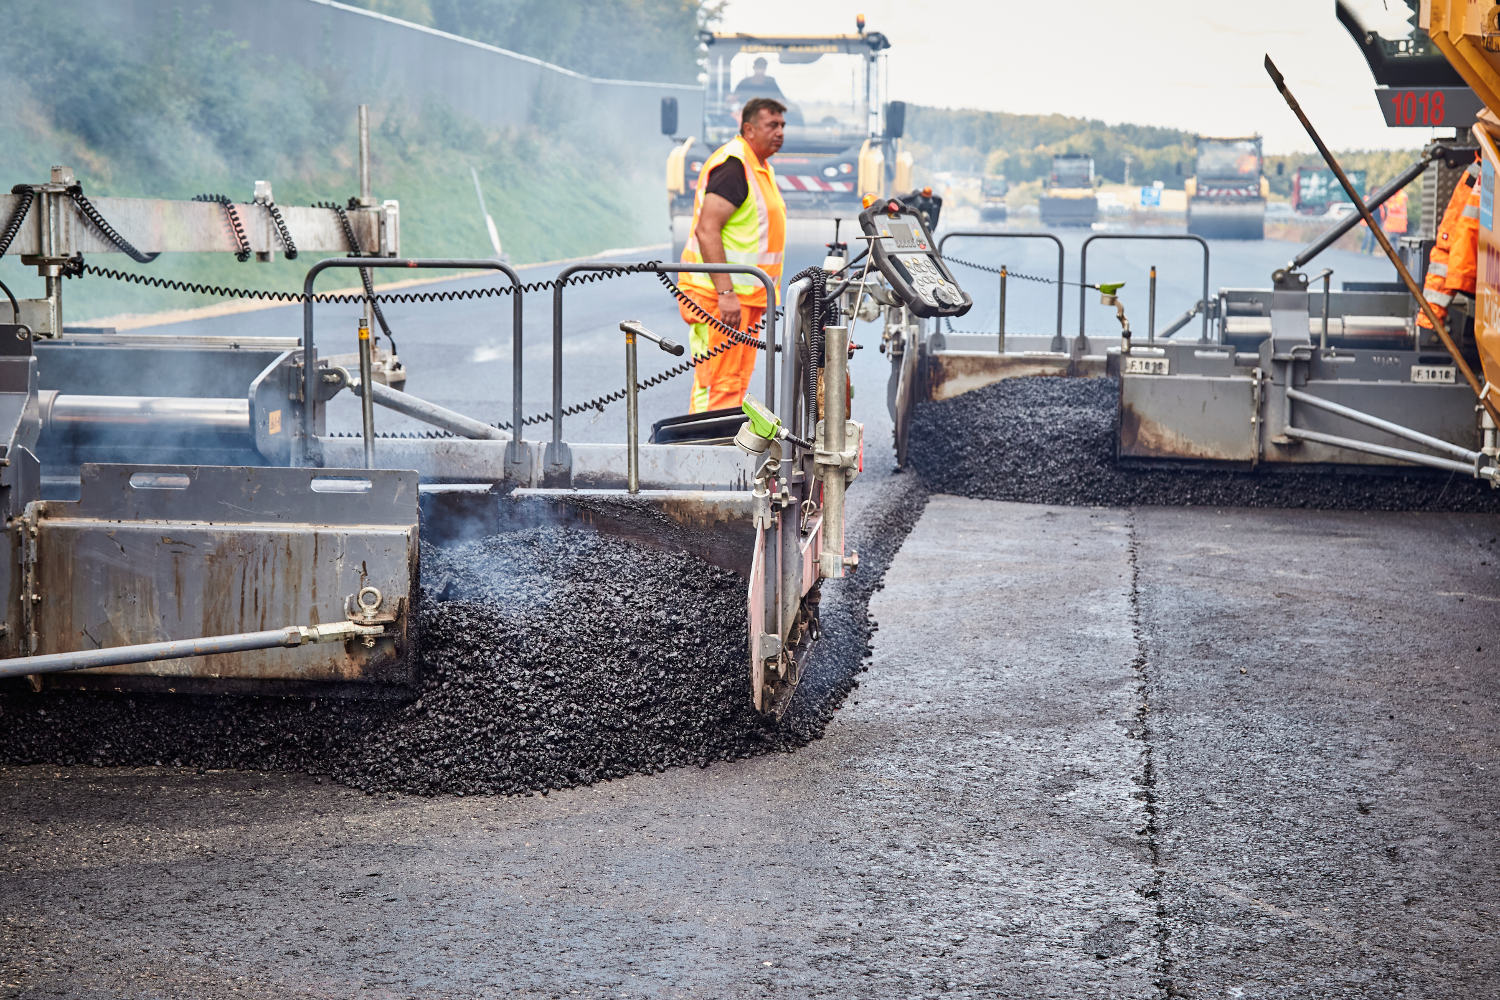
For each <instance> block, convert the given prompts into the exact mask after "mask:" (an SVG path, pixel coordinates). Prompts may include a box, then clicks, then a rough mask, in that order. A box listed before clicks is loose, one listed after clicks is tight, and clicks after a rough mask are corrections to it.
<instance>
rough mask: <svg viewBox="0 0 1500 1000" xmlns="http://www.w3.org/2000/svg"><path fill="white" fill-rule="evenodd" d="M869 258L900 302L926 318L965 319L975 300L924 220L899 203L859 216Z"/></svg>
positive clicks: (880, 205)
mask: <svg viewBox="0 0 1500 1000" xmlns="http://www.w3.org/2000/svg"><path fill="white" fill-rule="evenodd" d="M859 224H860V227H861V228H862V229H863V230H864V233H865V235H866V236H870V237H873V239H871V240H870V255H871V257H872V258H873V259H874V263H875V266H876V267H878V268H879V269H880V273H881V274H882V275H884V276H885V280H886V281H887V282H888V283H889V284H890V286H891V288H892V290H893V291H895V293H896V295H897V296H898V297H900V299H901V301H902V302H904V303H906V306H907V308H909V309H910V310H911V311H912V312H913V313H915V314H916V315H918V316H922V317H929V316H962V315H963V314H964V313H966V312H968V311H969V310H970V309H971V308H972V307H973V305H974V300H973V299H971V298H969V296H968V294H967V293H965V292H964V290H963V289H962V288H959V287H958V282H956V281H954V280H953V274H952V272H950V271H949V270H948V265H947V264H946V263H944V262H943V258H941V257H939V256H938V253H937V249H936V246H937V245H936V244H935V243H934V242H933V240H932V234H931V233H929V232H928V231H927V227H926V225H924V224H923V222H922V217H921V216H920V215H918V214H917V213H916V212H914V211H912V210H911V209H909V208H907V207H906V206H904V205H902V204H901V203H900V202H898V201H894V200H892V201H886V202H881V203H878V204H875V205H871V206H870V207H869V208H867V209H865V210H864V211H863V212H861V213H860V216H859Z"/></svg>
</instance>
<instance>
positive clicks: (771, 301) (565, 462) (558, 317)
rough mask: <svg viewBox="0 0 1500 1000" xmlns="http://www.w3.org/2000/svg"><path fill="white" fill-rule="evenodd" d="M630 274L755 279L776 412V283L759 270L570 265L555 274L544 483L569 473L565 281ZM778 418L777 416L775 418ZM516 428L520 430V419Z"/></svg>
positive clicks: (648, 263)
mask: <svg viewBox="0 0 1500 1000" xmlns="http://www.w3.org/2000/svg"><path fill="white" fill-rule="evenodd" d="M626 269H629V270H630V271H631V272H633V273H641V274H667V273H673V274H675V273H678V272H682V271H687V272H693V273H697V274H748V275H750V276H751V277H754V278H758V279H759V280H760V283H761V284H762V285H764V286H765V288H766V332H765V338H766V355H767V361H766V399H765V403H766V406H767V407H769V408H770V409H771V410H772V411H773V412H774V411H775V409H776V364H775V355H776V283H775V282H773V281H772V280H771V276H770V275H768V274H766V272H764V271H762V270H761V269H760V268H758V267H750V266H748V265H745V264H687V263H681V262H677V261H674V262H672V263H670V264H663V263H661V262H659V261H644V262H642V261H613V260H608V261H588V262H586V263H581V264H571V265H569V266H568V267H565V268H563V269H562V270H561V271H559V272H558V274H557V277H556V278H555V279H554V281H555V282H556V284H555V286H554V288H553V290H552V440H551V441H550V442H549V443H548V445H547V449H546V452H545V454H544V455H543V457H542V477H543V481H544V482H553V481H561V480H565V479H567V478H568V477H569V475H570V474H571V472H572V465H573V462H572V457H571V455H570V453H569V452H568V446H567V445H566V444H564V443H563V439H562V410H563V402H562V339H563V311H562V300H563V290H564V289H565V288H567V287H568V279H569V278H570V277H572V276H573V275H574V274H577V273H578V272H580V271H623V270H626ZM778 415H779V414H778ZM517 426H520V421H519V419H518V420H517Z"/></svg>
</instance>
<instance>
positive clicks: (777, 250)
mask: <svg viewBox="0 0 1500 1000" xmlns="http://www.w3.org/2000/svg"><path fill="white" fill-rule="evenodd" d="M731 156H733V157H737V158H738V159H739V161H740V163H741V164H743V165H744V167H745V180H746V182H747V183H748V184H749V186H750V194H749V195H748V196H747V197H746V198H745V200H744V202H743V203H741V204H740V205H739V206H738V207H737V208H736V209H735V211H734V214H733V215H731V216H730V217H729V219H728V220H727V221H726V222H725V223H724V229H723V233H722V235H723V239H724V259H725V260H726V261H727V262H729V263H731V264H750V265H753V266H755V267H758V268H760V269H761V270H762V271H764V272H766V274H768V275H770V277H771V281H772V283H773V284H775V285H776V286H777V301H780V298H781V289H780V285H781V262H782V256H783V254H784V253H785V252H786V202H784V201H783V200H782V199H781V191H780V189H778V188H777V187H776V171H775V170H773V169H772V168H771V165H770V164H769V163H767V162H764V161H762V160H761V159H760V158H759V157H758V156H756V155H755V153H754V151H753V150H751V148H750V144H749V143H747V142H746V141H745V139H744V137H743V136H738V135H737V136H735V137H734V138H733V139H730V140H729V141H728V142H726V143H725V144H724V145H722V146H720V147H719V148H718V149H716V150H714V154H713V155H712V156H710V157H709V158H708V160H707V161H705V162H704V164H703V170H702V172H701V173H699V174H698V187H697V190H696V191H695V192H694V194H693V228H692V231H691V235H689V237H688V241H687V246H686V247H685V248H684V249H683V251H682V262H683V263H684V264H701V263H703V254H702V253H701V251H700V250H699V247H698V236H697V232H698V217H699V215H701V214H702V212H703V198H704V195H705V194H707V188H708V175H709V174H710V173H712V172H713V169H714V168H715V167H717V166H718V165H719V164H721V163H723V162H724V161H725V160H727V159H729V158H730V157H731ZM731 279H732V281H733V284H734V292H735V295H737V296H738V297H739V300H740V303H741V304H742V305H747V306H764V305H765V304H766V288H765V286H764V285H762V284H761V283H760V280H759V279H758V278H755V277H753V276H751V275H748V274H735V275H731ZM679 283H680V284H681V285H682V287H683V288H685V289H689V290H695V291H698V292H701V293H704V294H706V295H709V296H712V295H713V290H714V285H713V279H712V278H711V277H709V275H707V274H701V273H689V272H687V271H683V272H682V273H681V274H680V275H679Z"/></svg>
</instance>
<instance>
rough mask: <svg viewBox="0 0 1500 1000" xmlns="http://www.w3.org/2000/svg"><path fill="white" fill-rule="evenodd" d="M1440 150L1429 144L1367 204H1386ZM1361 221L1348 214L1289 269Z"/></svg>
mask: <svg viewBox="0 0 1500 1000" xmlns="http://www.w3.org/2000/svg"><path fill="white" fill-rule="evenodd" d="M1438 152H1439V147H1437V146H1429V147H1428V148H1427V149H1425V150H1423V151H1422V158H1421V159H1420V160H1418V161H1417V162H1416V163H1414V164H1412V165H1411V166H1409V167H1407V168H1406V169H1405V170H1403V171H1401V173H1399V174H1397V175H1396V177H1395V178H1394V179H1393V180H1392V181H1391V182H1390V183H1389V184H1387V185H1385V187H1382V188H1380V189H1378V190H1376V191H1374V192H1373V193H1371V195H1370V198H1369V200H1368V201H1366V202H1365V204H1366V205H1368V206H1369V207H1370V210H1371V211H1374V210H1375V209H1377V208H1379V207H1380V206H1381V205H1384V204H1385V203H1386V202H1387V201H1389V200H1390V199H1391V197H1392V196H1393V195H1395V193H1396V192H1397V191H1400V190H1401V189H1402V188H1404V187H1406V186H1407V185H1408V184H1410V183H1411V182H1412V181H1414V180H1416V179H1417V178H1418V177H1420V176H1421V175H1422V172H1423V171H1424V170H1426V169H1427V166H1428V164H1430V163H1431V162H1432V161H1433V160H1435V159H1437V157H1438ZM1359 223H1360V217H1359V216H1358V215H1347V216H1345V217H1344V218H1342V219H1340V220H1339V221H1338V222H1336V223H1334V224H1333V226H1332V227H1330V228H1329V229H1328V230H1327V231H1326V232H1324V233H1323V235H1321V236H1319V237H1318V238H1317V239H1316V240H1313V242H1312V243H1310V244H1308V245H1307V246H1306V247H1304V248H1303V250H1302V251H1301V252H1300V253H1298V254H1297V256H1295V257H1293V258H1292V262H1291V263H1290V264H1288V265H1287V270H1288V271H1295V270H1297V269H1298V268H1301V267H1303V266H1304V265H1306V264H1307V262H1308V261H1310V260H1312V259H1313V258H1314V257H1316V256H1317V255H1318V254H1320V253H1322V252H1323V251H1324V250H1327V249H1328V248H1329V247H1331V246H1333V244H1334V243H1336V242H1337V241H1338V238H1339V237H1340V236H1343V235H1344V234H1345V233H1347V232H1348V231H1349V230H1351V229H1353V228H1354V227H1355V226H1357V225H1359Z"/></svg>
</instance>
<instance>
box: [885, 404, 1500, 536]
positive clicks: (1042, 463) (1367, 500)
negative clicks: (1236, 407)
mask: <svg viewBox="0 0 1500 1000" xmlns="http://www.w3.org/2000/svg"><path fill="white" fill-rule="evenodd" d="M1118 395H1119V384H1118V382H1117V381H1116V380H1115V379H1113V378H1091V379H1072V378H1049V377H1028V378H1014V379H1006V380H1004V381H1002V382H996V383H994V384H993V385H989V386H986V387H985V388H983V389H978V390H976V391H973V392H967V393H964V394H963V395H961V396H956V397H954V398H953V399H948V400H943V401H942V402H938V403H922V404H919V405H918V407H917V410H916V413H915V415H914V418H913V422H912V428H911V452H910V454H911V461H912V464H913V466H914V467H915V468H916V469H917V471H918V472H919V474H920V475H921V476H922V478H923V480H924V481H925V482H926V484H927V486H928V487H929V488H930V489H931V490H932V491H933V492H934V493H951V494H954V495H957V496H966V497H974V498H977V499H983V500H1011V501H1017V502H1021V503H1050V504H1083V505H1104V506H1135V505H1143V506H1144V505H1150V506H1173V507H1194V506H1209V507H1311V508H1320V509H1328V510H1444V511H1486V512H1489V511H1500V490H1495V489H1494V488H1492V487H1490V486H1489V485H1488V484H1485V483H1480V482H1478V481H1475V480H1473V479H1471V478H1467V477H1464V476H1459V475H1455V474H1450V473H1444V472H1437V471H1434V470H1427V469H1413V470H1411V471H1406V470H1402V471H1387V470H1383V469H1382V470H1352V471H1349V472H1339V471H1329V470H1326V469H1320V470H1300V469H1286V468H1276V469H1269V468H1263V469H1261V470H1258V471H1250V470H1231V469H1194V468H1185V467H1182V466H1174V467H1157V468H1147V467H1141V466H1121V465H1119V464H1117V463H1116V461H1115V457H1114V456H1115V440H1116V419H1117V417H1116V415H1117V410H1118Z"/></svg>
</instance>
